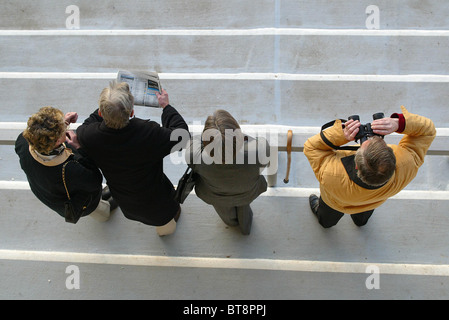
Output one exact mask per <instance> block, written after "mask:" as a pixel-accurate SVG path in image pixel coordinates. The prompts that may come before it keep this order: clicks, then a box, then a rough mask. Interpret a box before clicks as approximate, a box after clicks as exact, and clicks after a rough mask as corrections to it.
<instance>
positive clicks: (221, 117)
mask: <svg viewBox="0 0 449 320" xmlns="http://www.w3.org/2000/svg"><path fill="white" fill-rule="evenodd" d="M209 130H212V135H211V136H210V139H209V140H205V139H204V137H205V133H207V131H209ZM209 132H210V131H209ZM214 136H215V137H217V138H219V137H220V138H221V143H222V153H221V154H222V161H223V162H222V163H225V161H226V153H228V154H229V152H230V151H229V150H227V149H226V141H228V143H229V139H232V159H233V160H234V161H235V159H236V155H237V151H238V150H239V149H240V148H241V147H242V145H243V140H244V135H243V133H242V131H241V129H240V126H239V124H238V122H237V120H235V119H234V117H233V116H232V115H231V114H230V113H229V112H227V111H225V110H217V111H215V112H214V114H213V115H211V116H209V117H207V119H206V123H205V124H204V130H203V145H204V146H205V147H206V146H207V145H209V144H210V143H212V142H213V141H214ZM210 155H211V156H212V157H214V156H215V155H214V149H212V150H211V153H210Z"/></svg>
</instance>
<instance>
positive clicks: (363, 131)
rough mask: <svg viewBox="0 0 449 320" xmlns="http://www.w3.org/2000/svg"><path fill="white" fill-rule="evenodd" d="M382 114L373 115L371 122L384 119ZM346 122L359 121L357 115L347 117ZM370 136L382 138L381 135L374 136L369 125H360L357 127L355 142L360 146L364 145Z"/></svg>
mask: <svg viewBox="0 0 449 320" xmlns="http://www.w3.org/2000/svg"><path fill="white" fill-rule="evenodd" d="M384 117H385V116H384V114H383V113H382V112H378V113H375V114H373V120H377V119H382V118H384ZM348 120H358V121H360V117H359V116H358V115H352V116H350V117H348ZM372 136H379V137H382V138H383V137H384V136H383V135H380V134H376V133H374V132H373V129H371V123H367V124H362V125H360V127H359V132H357V135H356V136H355V141H357V140H360V145H361V144H362V143H364V142H365V141H366V140H368V138H369V137H372Z"/></svg>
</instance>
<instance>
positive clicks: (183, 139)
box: [156, 105, 190, 156]
mask: <svg viewBox="0 0 449 320" xmlns="http://www.w3.org/2000/svg"><path fill="white" fill-rule="evenodd" d="M161 121H162V127H161V128H159V130H158V138H157V139H156V141H159V142H160V146H159V147H160V151H161V153H162V156H166V155H168V154H170V153H172V152H176V151H181V150H182V149H183V148H185V147H186V145H187V143H188V142H189V140H190V133H189V126H188V125H187V123H186V122H185V120H184V118H183V117H182V116H181V115H180V114H179V113H178V111H177V110H176V109H175V108H174V107H172V106H171V105H168V106H166V107H165V108H164V110H163V111H162V115H161Z"/></svg>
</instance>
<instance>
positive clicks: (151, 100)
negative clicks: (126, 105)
mask: <svg viewBox="0 0 449 320" xmlns="http://www.w3.org/2000/svg"><path fill="white" fill-rule="evenodd" d="M117 82H119V83H120V82H126V83H128V85H129V90H130V91H131V94H132V95H133V97H134V104H135V105H139V106H144V107H155V108H159V102H158V100H157V97H156V92H158V93H161V83H160V81H159V76H158V74H157V72H140V71H133V72H131V71H126V70H120V71H119V72H118V73H117Z"/></svg>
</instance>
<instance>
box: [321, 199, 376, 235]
mask: <svg viewBox="0 0 449 320" xmlns="http://www.w3.org/2000/svg"><path fill="white" fill-rule="evenodd" d="M373 212H374V209H373V210H369V211H365V212H361V213H354V214H350V216H351V218H352V221H353V222H354V223H355V224H356V225H357V226H359V227H361V226H364V225H365V224H366V223H367V222H368V219H369V218H370V217H371V215H372V214H373ZM344 215H345V214H344V213H341V212H340V211H337V210H334V209H332V208H331V207H329V206H328V205H327V204H326V203H324V201H323V199H321V197H320V205H319V206H318V212H317V216H318V222H319V223H320V224H321V225H322V226H323V227H324V228H330V227H333V226H335V225H336V224H337V223H338V221H340V219H341V218H342V217H343V216H344Z"/></svg>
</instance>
